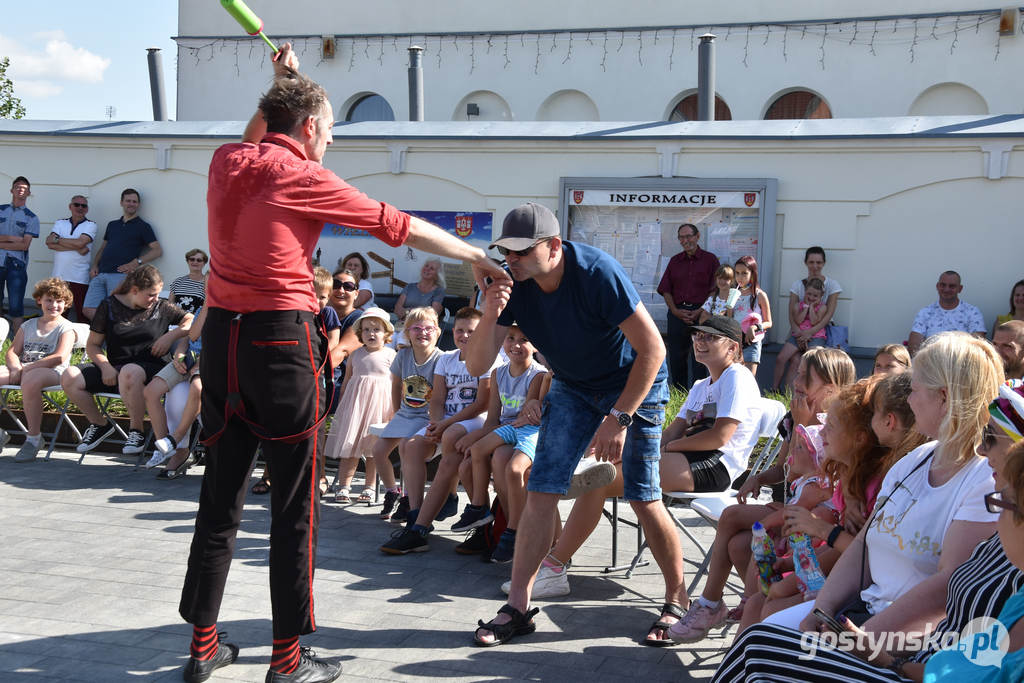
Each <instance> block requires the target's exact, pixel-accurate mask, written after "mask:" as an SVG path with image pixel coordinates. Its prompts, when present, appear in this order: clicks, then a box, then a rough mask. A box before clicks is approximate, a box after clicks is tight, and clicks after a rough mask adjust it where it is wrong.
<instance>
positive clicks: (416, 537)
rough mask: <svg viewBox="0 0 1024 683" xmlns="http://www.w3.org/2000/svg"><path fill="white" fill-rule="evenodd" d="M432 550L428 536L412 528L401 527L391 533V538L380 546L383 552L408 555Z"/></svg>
mask: <svg viewBox="0 0 1024 683" xmlns="http://www.w3.org/2000/svg"><path fill="white" fill-rule="evenodd" d="M428 550H430V546H429V545H428V544H427V537H426V536H424V535H423V534H421V533H420V532H418V531H414V530H412V529H399V530H398V531H396V532H395V533H393V534H391V540H390V541H388V542H387V543H385V544H384V545H382V546H381V547H380V551H381V552H382V553H387V554H388V555H406V554H408V553H425V552H427V551H428Z"/></svg>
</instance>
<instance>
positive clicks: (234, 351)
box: [203, 313, 330, 446]
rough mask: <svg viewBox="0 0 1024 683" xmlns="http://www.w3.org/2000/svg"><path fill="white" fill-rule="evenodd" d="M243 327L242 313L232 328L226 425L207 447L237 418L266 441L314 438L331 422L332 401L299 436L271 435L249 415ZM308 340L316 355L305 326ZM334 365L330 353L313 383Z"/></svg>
mask: <svg viewBox="0 0 1024 683" xmlns="http://www.w3.org/2000/svg"><path fill="white" fill-rule="evenodd" d="M241 324H242V314H241V313H238V314H236V315H235V317H234V318H232V319H231V327H230V329H229V332H228V357H227V366H228V367H227V383H228V387H227V389H228V391H227V396H226V397H225V400H224V424H223V425H221V428H220V429H218V430H217V431H216V432H215V433H214V434H212V435H210V436H209V437H208V438H206V439H204V440H203V444H204V445H206V446H209V445H212V444H214V443H216V442H217V441H218V440H219V439H220V437H221V436H222V435H223V433H224V430H225V429H227V425H228V422H229V421H230V420H231V418H232V417H237V418H239V419H240V420H242V421H243V422H244V423H245V424H246V425H247V426H248V427H249V431H251V432H252V433H253V434H255V435H256V436H257V437H259V438H260V439H262V440H264V441H281V442H283V443H298V442H299V441H302V440H304V439H306V438H308V437H309V436H310V435H312V434H313V433H315V432H316V431H317V430H318V429H319V428H320V425H322V424H323V423H324V421H325V420H326V419H327V414H328V413H327V409H326V408H329V407H330V402H329V401H327V402H325V410H324V414H323V415H321V416H320V417H318V418H317V419H316V421H315V422H313V424H312V425H311V426H310V427H308V428H307V429H304V430H303V431H301V432H298V433H296V434H289V435H288V436H271V435H270V434H268V433H267V432H266V431H265V430H264V429H263V426H262V425H260V424H257V423H256V422H254V421H252V420H250V419H249V418H247V417H246V416H245V402H244V401H242V394H241V392H240V391H239V388H238V330H239V328H240V327H241ZM305 329H306V337H307V342H309V343H308V346H309V348H310V354H311V356H312V342H311V340H310V339H309V326H308V325H306V326H305ZM329 365H330V354H329V353H328V354H326V355H325V357H324V359H323V360H322V361H321V363H320V367H319V368H317V369H316V372H315V373H314V374H313V381H314V382H319V381H320V377H321V375H323V373H324V370H325V369H326V368H328V367H329Z"/></svg>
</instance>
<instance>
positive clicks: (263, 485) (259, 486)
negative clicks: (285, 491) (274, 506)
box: [251, 479, 270, 496]
mask: <svg viewBox="0 0 1024 683" xmlns="http://www.w3.org/2000/svg"><path fill="white" fill-rule="evenodd" d="M251 490H252V492H253V493H255V494H256V495H257V496H262V495H265V494H267V493H270V480H269V479H260V480H259V481H258V482H256V483H255V484H253V485H252V489H251Z"/></svg>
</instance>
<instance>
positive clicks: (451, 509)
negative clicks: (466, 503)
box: [434, 493, 459, 522]
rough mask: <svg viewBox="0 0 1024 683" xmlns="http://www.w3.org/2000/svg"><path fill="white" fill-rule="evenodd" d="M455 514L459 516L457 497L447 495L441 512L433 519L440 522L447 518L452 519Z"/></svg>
mask: <svg viewBox="0 0 1024 683" xmlns="http://www.w3.org/2000/svg"><path fill="white" fill-rule="evenodd" d="M457 514H459V497H458V496H456V495H455V494H454V493H449V494H448V500H446V501H445V502H444V505H443V506H442V507H441V510H440V511H439V512H438V513H437V516H436V517H434V521H435V522H440V521H442V520H445V519H448V518H449V517H454V516H455V515H457Z"/></svg>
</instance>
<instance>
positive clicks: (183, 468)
mask: <svg viewBox="0 0 1024 683" xmlns="http://www.w3.org/2000/svg"><path fill="white" fill-rule="evenodd" d="M194 464H195V458H194V457H192V454H191V453H189V455H188V456H187V457H186V458H185V459H184V460H182V461H181V464H180V465H178V466H177V467H175V468H174V469H162V470H160V472H159V473H158V474H157V475H156V478H157V479H163V480H164V481H167V480H170V479H178V478H179V477H184V476H185V474H186V473H187V472H188V468H189V467H192V465H194Z"/></svg>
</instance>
